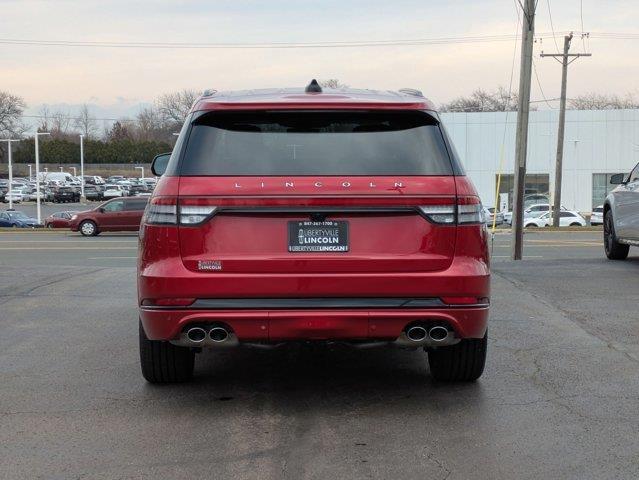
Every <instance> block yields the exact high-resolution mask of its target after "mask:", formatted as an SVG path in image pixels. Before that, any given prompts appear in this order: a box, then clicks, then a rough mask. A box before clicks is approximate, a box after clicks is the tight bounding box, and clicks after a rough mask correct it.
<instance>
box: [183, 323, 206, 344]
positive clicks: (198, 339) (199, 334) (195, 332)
mask: <svg viewBox="0 0 639 480" xmlns="http://www.w3.org/2000/svg"><path fill="white" fill-rule="evenodd" d="M186 336H187V337H188V339H189V340H191V341H192V342H193V343H202V342H203V341H204V339H205V338H206V330H204V329H203V328H200V327H191V328H189V329H188V330H187V332H186Z"/></svg>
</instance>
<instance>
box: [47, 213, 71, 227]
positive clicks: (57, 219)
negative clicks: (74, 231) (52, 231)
mask: <svg viewBox="0 0 639 480" xmlns="http://www.w3.org/2000/svg"><path fill="white" fill-rule="evenodd" d="M76 213H78V212H56V213H53V214H51V215H49V216H48V217H47V218H45V219H44V226H45V227H46V228H69V224H70V223H71V217H73V215H75V214H76Z"/></svg>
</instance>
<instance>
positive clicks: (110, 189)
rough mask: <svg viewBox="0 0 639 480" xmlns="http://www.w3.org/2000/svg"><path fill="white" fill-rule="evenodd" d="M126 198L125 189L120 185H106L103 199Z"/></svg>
mask: <svg viewBox="0 0 639 480" xmlns="http://www.w3.org/2000/svg"><path fill="white" fill-rule="evenodd" d="M124 196H125V195H124V188H122V187H121V186H120V185H106V186H105V187H104V192H103V193H102V197H103V198H104V199H107V198H116V197H124Z"/></svg>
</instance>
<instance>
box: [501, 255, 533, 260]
mask: <svg viewBox="0 0 639 480" xmlns="http://www.w3.org/2000/svg"><path fill="white" fill-rule="evenodd" d="M491 258H510V255H491ZM526 258H544V256H543V255H524V260H525V259H526Z"/></svg>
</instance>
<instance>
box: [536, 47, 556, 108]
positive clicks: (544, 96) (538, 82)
mask: <svg viewBox="0 0 639 480" xmlns="http://www.w3.org/2000/svg"><path fill="white" fill-rule="evenodd" d="M532 64H533V71H534V72H535V78H536V79H537V85H538V86H539V92H540V93H541V98H543V99H544V101H545V102H546V105H548V108H553V107H552V105H551V104H550V103H549V102H548V99H547V98H546V95H544V89H543V88H542V87H541V82H540V81H539V75H538V74H537V64H536V63H535V57H533V61H532Z"/></svg>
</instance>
